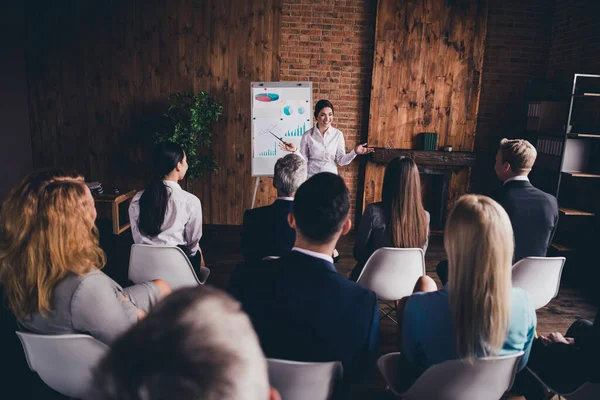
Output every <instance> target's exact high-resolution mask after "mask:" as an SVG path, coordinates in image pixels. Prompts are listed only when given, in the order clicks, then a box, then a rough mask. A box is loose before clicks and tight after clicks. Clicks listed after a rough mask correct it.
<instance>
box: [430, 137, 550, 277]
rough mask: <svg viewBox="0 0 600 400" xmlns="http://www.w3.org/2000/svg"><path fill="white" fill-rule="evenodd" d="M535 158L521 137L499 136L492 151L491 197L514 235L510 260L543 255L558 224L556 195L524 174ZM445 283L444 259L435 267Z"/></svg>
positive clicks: (446, 264) (533, 149) (531, 147)
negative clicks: (496, 184)
mask: <svg viewBox="0 0 600 400" xmlns="http://www.w3.org/2000/svg"><path fill="white" fill-rule="evenodd" d="M536 157H537V151H536V150H535V147H533V145H532V144H531V143H529V142H528V141H527V140H524V139H514V140H508V139H502V140H501V141H500V149H499V150H498V153H497V154H496V164H495V165H494V169H495V170H496V176H498V179H500V180H501V181H502V187H501V188H500V189H499V190H498V191H496V193H494V194H493V195H492V196H491V197H492V198H493V199H494V200H496V201H497V202H498V203H499V204H500V205H501V206H502V207H503V208H504V210H506V213H507V214H508V217H509V218H510V222H511V224H512V228H513V232H514V234H515V256H514V262H517V261H519V260H520V259H522V258H525V257H532V256H537V257H546V252H547V251H548V247H550V244H551V243H552V237H553V236H554V232H555V231H556V226H557V225H558V203H557V201H556V198H555V197H554V196H552V195H550V194H548V193H545V192H543V191H541V190H540V189H537V188H535V187H534V186H533V185H532V184H531V183H530V182H529V178H527V175H528V174H529V172H530V171H531V168H532V167H533V163H534V162H535V159H536ZM437 273H438V276H439V278H440V280H441V281H442V284H445V283H446V281H447V280H448V262H447V261H445V260H444V261H442V262H440V263H439V264H438V266H437Z"/></svg>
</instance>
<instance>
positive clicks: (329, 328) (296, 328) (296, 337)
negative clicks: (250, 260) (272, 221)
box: [229, 251, 379, 381]
mask: <svg viewBox="0 0 600 400" xmlns="http://www.w3.org/2000/svg"><path fill="white" fill-rule="evenodd" d="M229 292H230V293H231V294H232V295H233V296H234V297H235V298H237V299H238V300H239V301H240V302H241V303H242V306H243V308H244V311H246V313H248V315H249V316H250V319H251V320H252V323H253V325H254V329H255V330H256V333H257V334H258V337H259V339H260V342H261V345H262V348H263V351H264V352H265V355H266V356H267V357H269V358H279V359H284V360H293V361H314V362H325V361H342V362H343V365H344V377H345V379H348V380H350V381H356V380H358V379H360V378H361V377H363V376H364V375H366V374H367V372H368V371H369V370H370V369H371V368H372V366H373V365H374V363H375V357H376V355H377V354H376V347H377V346H376V344H377V337H378V333H379V314H378V308H377V297H376V296H375V293H373V292H372V291H370V290H368V289H366V288H363V287H362V286H359V285H357V284H356V283H354V282H351V281H349V280H348V279H346V278H345V277H343V276H342V275H340V274H338V273H337V272H336V270H335V268H334V266H333V264H332V263H330V262H327V261H325V260H322V259H319V258H316V257H311V256H309V255H306V254H303V253H300V252H297V251H292V252H289V253H288V254H286V255H284V256H283V257H282V258H280V259H277V260H265V261H260V262H257V263H255V264H253V265H248V264H245V263H242V264H240V265H239V266H238V267H237V268H236V270H235V271H234V273H233V275H232V278H231V282H230V287H229Z"/></svg>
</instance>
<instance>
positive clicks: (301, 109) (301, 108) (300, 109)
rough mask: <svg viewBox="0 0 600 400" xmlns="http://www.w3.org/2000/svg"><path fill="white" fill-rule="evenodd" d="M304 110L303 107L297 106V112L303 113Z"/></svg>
mask: <svg viewBox="0 0 600 400" xmlns="http://www.w3.org/2000/svg"><path fill="white" fill-rule="evenodd" d="M305 111H306V110H305V109H304V107H298V114H304V112H305Z"/></svg>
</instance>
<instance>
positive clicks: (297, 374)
mask: <svg viewBox="0 0 600 400" xmlns="http://www.w3.org/2000/svg"><path fill="white" fill-rule="evenodd" d="M267 364H268V366H269V381H270V383H271V386H272V387H274V388H275V389H277V390H278V391H279V393H280V394H281V398H282V399H284V400H308V399H310V400H327V399H331V398H333V396H334V392H335V388H336V385H337V384H338V383H339V382H340V381H341V379H342V372H343V368H342V364H341V363H340V362H338V361H333V362H298V361H286V360H277V359H273V358H268V359H267Z"/></svg>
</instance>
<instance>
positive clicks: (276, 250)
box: [242, 154, 306, 262]
mask: <svg viewBox="0 0 600 400" xmlns="http://www.w3.org/2000/svg"><path fill="white" fill-rule="evenodd" d="M305 180H306V162H305V161H304V159H303V158H302V157H300V156H298V155H297V154H288V155H287V156H285V157H282V158H280V159H279V160H277V163H276V164H275V174H274V175H273V186H274V187H275V189H277V200H275V202H274V203H273V204H271V205H270V206H265V207H259V208H255V209H254V210H247V211H246V212H245V213H244V223H243V225H242V254H243V255H244V259H245V260H246V262H251V261H257V260H262V258H263V257H266V256H281V255H282V254H284V253H286V252H288V251H289V250H291V249H292V247H293V246H294V240H295V239H296V231H295V230H294V229H293V228H292V227H291V226H290V225H289V224H288V220H287V217H288V214H289V213H290V212H291V211H292V205H293V204H294V194H296V190H297V189H298V187H299V186H300V185H301V184H302V182H304V181H305Z"/></svg>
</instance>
